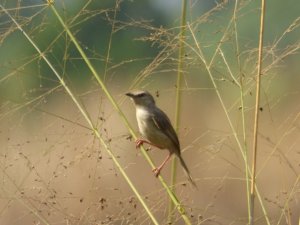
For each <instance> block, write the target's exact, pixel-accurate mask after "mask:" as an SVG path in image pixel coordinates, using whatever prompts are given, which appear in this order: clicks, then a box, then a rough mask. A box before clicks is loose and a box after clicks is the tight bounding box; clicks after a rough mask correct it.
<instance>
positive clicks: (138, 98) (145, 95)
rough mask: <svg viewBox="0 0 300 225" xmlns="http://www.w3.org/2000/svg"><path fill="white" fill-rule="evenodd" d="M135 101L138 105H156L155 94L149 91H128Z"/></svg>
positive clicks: (128, 94)
mask: <svg viewBox="0 0 300 225" xmlns="http://www.w3.org/2000/svg"><path fill="white" fill-rule="evenodd" d="M126 95H127V96H129V97H130V98H131V99H132V100H133V101H134V103H135V105H136V106H144V107H148V106H152V105H155V100H154V98H153V96H152V95H151V94H150V93H149V92H148V91H142V90H136V91H131V92H128V93H126Z"/></svg>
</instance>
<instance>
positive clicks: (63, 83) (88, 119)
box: [0, 5, 159, 224]
mask: <svg viewBox="0 0 300 225" xmlns="http://www.w3.org/2000/svg"><path fill="white" fill-rule="evenodd" d="M0 8H1V9H2V10H3V11H4V12H5V13H6V14H7V15H8V16H9V18H10V19H11V20H12V21H13V22H14V24H15V25H16V26H17V27H18V29H19V30H20V31H21V32H22V33H23V35H24V36H25V37H26V38H27V40H28V41H29V42H30V44H31V45H32V46H33V47H34V48H35V50H36V51H37V52H38V53H39V55H40V57H41V58H42V59H43V60H44V61H45V62H46V63H47V65H48V66H49V67H50V69H51V70H52V72H53V73H54V74H55V76H56V77H57V79H58V80H59V82H60V83H61V85H62V86H63V87H64V88H65V90H66V92H67V93H68V95H69V96H70V97H71V99H72V100H73V102H74V103H75V105H76V106H77V108H78V109H79V111H80V113H81V114H82V115H83V117H84V118H85V120H86V122H87V123H88V125H89V127H90V128H91V129H92V130H93V133H94V135H95V136H96V137H97V138H98V139H99V141H100V142H101V144H102V145H103V147H104V148H105V149H106V151H107V153H108V154H109V156H110V157H111V158H112V160H113V162H114V163H115V165H116V167H117V168H118V169H119V171H120V173H121V174H122V175H123V177H124V178H125V180H126V181H127V183H128V184H129V186H130V187H131V189H132V191H133V192H134V193H135V195H136V196H137V198H138V199H139V201H140V202H141V204H142V205H143V207H144V209H145V210H146V212H147V213H148V215H149V217H150V218H151V220H152V222H153V223H154V224H159V223H158V222H157V220H156V219H155V217H154V215H153V214H152V212H151V211H150V209H149V208H148V206H147V204H146V203H145V201H144V199H143V197H142V196H141V195H140V194H139V192H138V191H137V189H136V188H135V186H134V185H133V183H132V182H131V180H130V178H129V177H128V176H127V174H126V172H125V170H124V169H123V168H122V166H121V165H120V163H119V162H118V160H117V158H116V157H115V156H114V154H113V153H112V151H111V150H110V148H109V147H108V145H107V143H106V142H105V140H104V139H103V138H102V137H101V135H100V133H99V132H98V130H97V128H96V127H95V126H94V124H93V122H92V120H91V119H90V116H89V115H88V113H87V112H86V111H85V109H84V108H83V106H82V105H81V104H80V103H79V101H78V100H77V98H76V97H75V95H74V94H73V93H72V91H71V89H70V88H69V87H68V86H67V84H66V83H65V81H64V80H63V78H62V77H61V76H60V75H59V73H58V72H57V71H56V69H55V68H54V66H53V65H52V64H51V62H50V61H49V60H48V58H47V57H46V56H45V54H43V52H42V51H41V50H40V49H39V47H38V46H37V45H36V44H35V43H34V41H33V40H32V39H31V38H30V37H29V35H28V34H27V33H26V32H25V31H24V30H23V29H22V27H21V26H20V25H19V23H18V22H17V21H16V20H15V19H14V18H13V17H12V16H11V15H10V13H9V12H8V11H6V10H5V8H4V7H3V6H2V5H0ZM55 12H56V11H55ZM56 13H57V12H56Z"/></svg>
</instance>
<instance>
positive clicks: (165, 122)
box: [152, 108, 180, 155]
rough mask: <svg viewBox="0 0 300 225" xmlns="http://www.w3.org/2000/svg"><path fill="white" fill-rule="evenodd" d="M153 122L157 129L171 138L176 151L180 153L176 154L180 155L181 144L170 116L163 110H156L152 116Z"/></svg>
mask: <svg viewBox="0 0 300 225" xmlns="http://www.w3.org/2000/svg"><path fill="white" fill-rule="evenodd" d="M152 120H153V122H154V124H155V125H156V126H157V128H158V129H160V130H161V131H162V132H163V133H164V134H165V135H166V136H167V137H168V138H170V140H171V141H172V143H173V144H174V146H175V147H176V148H177V149H176V150H177V151H178V152H176V153H177V154H179V155H180V144H179V140H178V136H177V134H176V131H175V130H174V128H173V126H172V124H171V121H170V120H169V118H168V116H167V115H166V114H165V113H164V112H163V111H162V110H160V109H159V108H156V109H155V111H154V113H153V115H152Z"/></svg>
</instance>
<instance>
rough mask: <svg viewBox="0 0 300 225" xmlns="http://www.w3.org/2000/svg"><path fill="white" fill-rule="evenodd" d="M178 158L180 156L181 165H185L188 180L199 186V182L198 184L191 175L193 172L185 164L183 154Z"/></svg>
mask: <svg viewBox="0 0 300 225" xmlns="http://www.w3.org/2000/svg"><path fill="white" fill-rule="evenodd" d="M178 158H179V161H180V164H181V166H182V167H183V169H184V173H185V175H186V176H187V178H188V180H189V181H190V182H191V184H192V185H193V186H194V187H195V188H198V187H197V184H196V183H195V181H194V180H193V178H192V176H191V173H190V171H189V169H188V167H187V165H186V164H185V162H184V160H183V158H182V156H181V155H179V156H178Z"/></svg>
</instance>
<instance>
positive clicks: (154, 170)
mask: <svg viewBox="0 0 300 225" xmlns="http://www.w3.org/2000/svg"><path fill="white" fill-rule="evenodd" d="M152 172H153V173H154V175H155V176H156V177H158V175H159V174H160V169H159V168H154V169H153V170H152Z"/></svg>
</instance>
